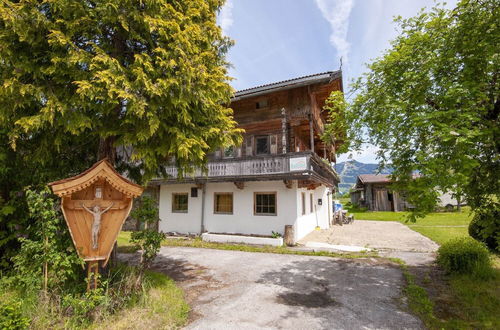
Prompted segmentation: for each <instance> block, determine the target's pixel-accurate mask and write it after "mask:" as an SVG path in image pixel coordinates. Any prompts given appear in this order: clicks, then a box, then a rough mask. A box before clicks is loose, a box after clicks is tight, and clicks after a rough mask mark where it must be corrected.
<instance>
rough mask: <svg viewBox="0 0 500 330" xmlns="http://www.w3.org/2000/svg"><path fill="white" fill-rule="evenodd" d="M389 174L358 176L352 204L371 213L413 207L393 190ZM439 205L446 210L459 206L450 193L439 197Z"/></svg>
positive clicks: (352, 192) (352, 193)
mask: <svg viewBox="0 0 500 330" xmlns="http://www.w3.org/2000/svg"><path fill="white" fill-rule="evenodd" d="M390 185H391V178H390V175H389V174H362V175H358V179H357V181H356V185H355V186H354V188H353V189H352V190H351V203H352V204H354V205H358V206H360V207H366V208H367V209H368V210H370V211H395V212H397V211H404V210H407V209H409V208H411V207H412V205H411V204H409V203H408V202H407V201H405V199H404V196H402V194H401V193H398V192H397V191H394V190H392V189H391V186H390ZM438 205H439V206H442V207H446V208H453V207H455V206H457V201H456V200H454V199H453V198H452V197H451V195H450V194H449V193H441V194H440V195H439V201H438Z"/></svg>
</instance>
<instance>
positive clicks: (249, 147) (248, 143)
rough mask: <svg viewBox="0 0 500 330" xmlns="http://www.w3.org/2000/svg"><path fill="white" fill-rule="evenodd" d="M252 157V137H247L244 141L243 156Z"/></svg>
mask: <svg viewBox="0 0 500 330" xmlns="http://www.w3.org/2000/svg"><path fill="white" fill-rule="evenodd" d="M252 155H253V136H248V137H247V139H246V148H245V156H252Z"/></svg>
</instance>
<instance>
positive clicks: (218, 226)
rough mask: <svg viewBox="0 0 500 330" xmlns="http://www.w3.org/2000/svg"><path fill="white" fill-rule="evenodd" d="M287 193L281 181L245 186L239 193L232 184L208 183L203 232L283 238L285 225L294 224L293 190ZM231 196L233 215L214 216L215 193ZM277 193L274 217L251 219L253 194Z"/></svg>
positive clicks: (252, 215) (257, 182) (255, 216)
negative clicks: (277, 233)
mask: <svg viewBox="0 0 500 330" xmlns="http://www.w3.org/2000/svg"><path fill="white" fill-rule="evenodd" d="M294 184H295V185H294V187H293V188H291V189H288V188H286V187H285V184H284V183H283V181H255V182H245V187H244V189H241V190H240V189H238V188H237V187H236V186H235V185H234V184H233V183H231V182H227V183H226V182H224V183H210V184H208V185H207V189H206V208H205V219H206V221H205V229H206V230H207V231H209V232H213V233H232V234H256V235H271V232H272V231H275V232H279V233H281V234H282V235H283V233H284V230H285V225H293V224H294V221H295V209H296V207H297V206H296V204H295V203H296V200H295V189H296V188H295V187H296V183H294ZM215 192H232V193H233V214H214V193H215ZM255 192H276V206H277V210H276V213H277V214H276V215H254V193H255Z"/></svg>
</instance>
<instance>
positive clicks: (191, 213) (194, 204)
mask: <svg viewBox="0 0 500 330" xmlns="http://www.w3.org/2000/svg"><path fill="white" fill-rule="evenodd" d="M191 187H196V186H195V185H194V184H170V185H161V187H160V199H159V200H160V202H159V213H160V223H159V225H158V229H159V230H160V231H163V232H172V231H175V232H178V233H183V234H188V233H193V234H194V233H199V232H200V225H201V224H200V219H201V190H200V189H198V197H191ZM172 193H188V194H189V199H188V212H187V213H172Z"/></svg>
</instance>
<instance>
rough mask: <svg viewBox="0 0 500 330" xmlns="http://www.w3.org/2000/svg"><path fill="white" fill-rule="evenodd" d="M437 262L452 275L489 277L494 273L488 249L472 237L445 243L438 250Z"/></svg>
mask: <svg viewBox="0 0 500 330" xmlns="http://www.w3.org/2000/svg"><path fill="white" fill-rule="evenodd" d="M437 262H438V264H439V265H441V266H442V267H443V268H444V269H445V270H446V271H447V272H448V273H450V274H470V275H476V276H478V277H489V275H491V273H492V267H491V260H490V254H489V251H488V249H487V248H486V246H484V244H483V243H480V242H478V241H476V240H474V239H472V238H470V237H461V238H456V239H452V240H450V241H448V242H446V243H444V244H443V245H442V246H441V247H440V248H439V250H438V257H437Z"/></svg>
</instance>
